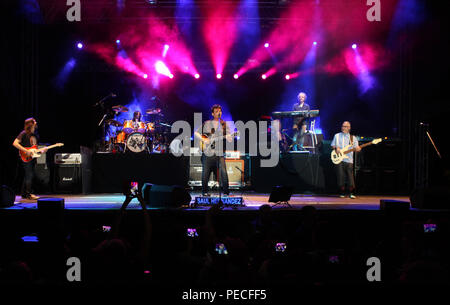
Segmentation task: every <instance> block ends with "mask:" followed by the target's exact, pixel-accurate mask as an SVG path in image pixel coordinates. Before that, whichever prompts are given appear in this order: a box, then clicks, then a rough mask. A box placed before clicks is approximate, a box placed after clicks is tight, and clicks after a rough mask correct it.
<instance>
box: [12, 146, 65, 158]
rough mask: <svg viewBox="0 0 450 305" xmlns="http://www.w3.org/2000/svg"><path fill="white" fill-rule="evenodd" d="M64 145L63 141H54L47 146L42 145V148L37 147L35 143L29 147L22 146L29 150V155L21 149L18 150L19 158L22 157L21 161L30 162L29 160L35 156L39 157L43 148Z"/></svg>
mask: <svg viewBox="0 0 450 305" xmlns="http://www.w3.org/2000/svg"><path fill="white" fill-rule="evenodd" d="M61 146H64V143H56V144H53V145H50V146H47V147H43V148H39V149H38V147H37V145H33V146H31V147H24V148H25V149H26V150H28V151H30V152H31V156H27V154H26V153H25V152H23V151H21V150H19V155H20V158H21V159H22V161H23V162H30V161H31V160H33V159H35V158H39V157H40V156H41V155H42V150H43V149H44V148H47V149H52V148H55V147H61Z"/></svg>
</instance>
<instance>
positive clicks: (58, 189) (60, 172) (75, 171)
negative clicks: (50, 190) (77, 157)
mask: <svg viewBox="0 0 450 305" xmlns="http://www.w3.org/2000/svg"><path fill="white" fill-rule="evenodd" d="M81 188H82V184H81V164H55V174H54V190H55V193H73V194H79V193H81Z"/></svg>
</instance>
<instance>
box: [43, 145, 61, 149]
mask: <svg viewBox="0 0 450 305" xmlns="http://www.w3.org/2000/svg"><path fill="white" fill-rule="evenodd" d="M58 146H61V145H59V144H53V145H50V146H47V147H46V148H47V149H52V148H55V147H58Z"/></svg>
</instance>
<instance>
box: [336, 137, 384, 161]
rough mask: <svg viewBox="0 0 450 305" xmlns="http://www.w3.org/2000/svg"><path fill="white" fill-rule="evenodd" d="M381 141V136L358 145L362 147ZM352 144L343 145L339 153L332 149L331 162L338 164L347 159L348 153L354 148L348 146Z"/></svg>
mask: <svg viewBox="0 0 450 305" xmlns="http://www.w3.org/2000/svg"><path fill="white" fill-rule="evenodd" d="M381 141H383V140H382V139H381V138H378V139H374V140H372V141H371V142H369V143H366V144H363V145H360V146H359V147H361V148H364V147H366V146H369V145H372V144H378V143H380V142H381ZM352 146H353V145H352V144H349V145H347V146H345V147H344V148H342V149H341V152H340V153H339V154H338V153H337V152H336V150H333V151H332V152H331V162H333V163H334V164H339V163H341V162H342V161H343V160H344V159H348V158H349V156H348V154H349V153H351V152H354V151H355V150H356V148H350V147H352Z"/></svg>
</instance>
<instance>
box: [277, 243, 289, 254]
mask: <svg viewBox="0 0 450 305" xmlns="http://www.w3.org/2000/svg"><path fill="white" fill-rule="evenodd" d="M284 251H286V243H276V244H275V252H284Z"/></svg>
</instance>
